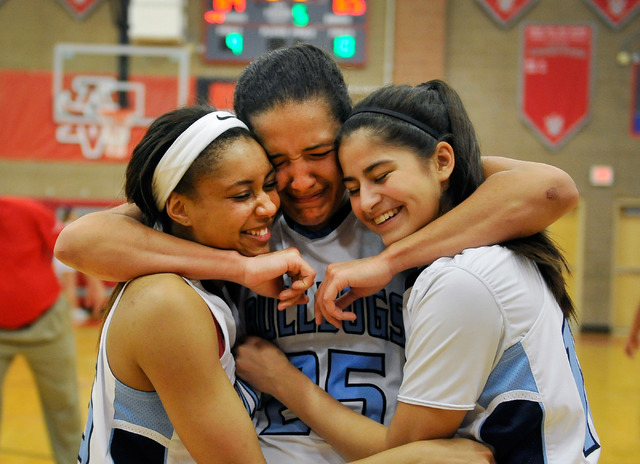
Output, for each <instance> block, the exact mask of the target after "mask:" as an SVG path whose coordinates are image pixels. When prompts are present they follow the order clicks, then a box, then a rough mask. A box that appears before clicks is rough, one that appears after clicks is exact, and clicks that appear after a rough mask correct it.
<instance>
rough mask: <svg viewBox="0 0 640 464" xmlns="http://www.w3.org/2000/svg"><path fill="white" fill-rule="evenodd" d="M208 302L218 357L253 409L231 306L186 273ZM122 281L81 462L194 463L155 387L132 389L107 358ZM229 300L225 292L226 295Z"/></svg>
mask: <svg viewBox="0 0 640 464" xmlns="http://www.w3.org/2000/svg"><path fill="white" fill-rule="evenodd" d="M184 280H185V281H186V282H187V283H188V284H189V285H190V286H191V287H192V288H193V289H194V290H195V291H196V292H198V294H199V295H200V296H201V297H202V299H203V300H204V301H205V302H206V303H207V306H209V309H210V310H211V313H212V314H213V317H214V318H215V320H216V321H217V322H218V326H219V327H220V330H221V331H222V334H223V336H224V344H225V348H224V353H223V354H222V356H221V357H220V362H221V363H222V366H223V368H224V370H225V372H226V374H227V376H228V377H229V380H230V381H231V383H232V384H233V385H234V386H235V388H236V391H237V392H238V394H239V395H240V397H241V399H242V400H243V402H244V404H245V406H246V407H247V411H248V413H249V414H252V413H253V412H254V410H255V407H256V402H257V397H256V396H255V395H254V394H253V392H251V390H250V389H248V388H247V387H246V386H245V385H243V384H242V382H240V381H237V380H236V376H235V361H234V359H233V355H232V354H231V346H233V344H234V343H235V336H236V333H235V322H234V317H233V315H232V311H231V309H230V308H229V306H228V305H227V304H226V303H225V301H223V300H222V299H221V298H219V297H218V296H216V295H213V294H211V293H209V292H207V291H206V290H204V288H203V287H202V285H201V283H200V282H199V281H190V280H187V279H184ZM125 289H126V285H125V286H124V287H123V289H122V291H121V292H120V295H118V298H117V300H116V301H115V303H114V305H113V308H112V309H111V312H110V313H109V315H108V317H107V320H106V321H105V324H104V328H103V330H102V334H101V337H100V347H99V351H98V360H97V363H96V377H95V380H94V383H93V390H92V392H91V402H90V404H89V415H88V418H87V424H86V427H85V430H84V433H83V436H82V444H81V447H80V453H79V455H78V462H79V463H81V464H93V463H95V464H98V463H99V464H105V463H107V464H108V463H114V464H121V463H122V464H124V463H127V464H128V463H138V462H146V463H158V464H164V463H166V464H182V463H190V464H192V463H194V462H195V461H194V460H193V459H192V458H191V456H190V454H189V452H188V451H187V450H186V448H185V447H184V445H183V444H182V441H181V440H180V438H179V437H178V435H177V434H176V433H175V430H174V428H173V425H172V424H171V421H170V420H169V417H168V416H167V413H166V411H165V409H164V406H163V405H162V402H161V401H160V398H159V397H158V394H157V393H156V392H146V391H140V390H135V389H133V388H130V387H128V386H126V385H125V384H123V383H122V382H120V381H119V380H118V379H116V378H115V376H114V375H113V373H112V372H111V369H110V368H109V362H108V359H107V350H106V337H107V332H108V331H109V325H110V323H111V319H112V317H113V314H115V312H116V311H117V306H118V303H119V302H120V299H121V297H122V294H123V292H124V291H125ZM227 300H228V298H227Z"/></svg>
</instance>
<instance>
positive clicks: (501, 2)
mask: <svg viewBox="0 0 640 464" xmlns="http://www.w3.org/2000/svg"><path fill="white" fill-rule="evenodd" d="M537 1H538V0H477V2H478V3H480V5H482V7H483V8H484V9H485V10H486V11H487V13H489V16H491V17H492V18H493V19H494V20H495V21H496V22H497V23H498V24H500V25H501V26H503V27H509V26H511V25H513V24H514V23H515V22H516V21H517V20H518V19H519V18H520V17H521V16H522V15H524V13H525V12H526V11H527V10H528V9H529V8H531V7H532V6H533V5H534V3H536V2H537Z"/></svg>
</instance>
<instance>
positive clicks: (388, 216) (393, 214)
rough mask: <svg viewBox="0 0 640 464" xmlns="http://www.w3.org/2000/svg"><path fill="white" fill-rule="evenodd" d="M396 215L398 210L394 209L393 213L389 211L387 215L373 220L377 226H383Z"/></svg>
mask: <svg viewBox="0 0 640 464" xmlns="http://www.w3.org/2000/svg"><path fill="white" fill-rule="evenodd" d="M396 214H398V208H394V209H392V210H391V211H387V212H386V213H384V214H381V215H380V216H378V217H375V218H373V222H375V223H376V225H378V224H382V223H383V222H385V221H386V220H387V219H389V218H392V217H393V216H395V215H396Z"/></svg>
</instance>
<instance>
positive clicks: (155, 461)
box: [109, 429, 167, 464]
mask: <svg viewBox="0 0 640 464" xmlns="http://www.w3.org/2000/svg"><path fill="white" fill-rule="evenodd" d="M109 450H110V454H111V459H113V462H114V464H141V463H144V464H164V463H165V462H167V448H165V447H164V446H162V445H161V444H160V443H158V442H157V441H155V440H152V439H151V438H147V437H143V436H142V435H138V434H136V433H133V432H128V431H126V430H122V429H113V434H112V435H111V444H110V446H109Z"/></svg>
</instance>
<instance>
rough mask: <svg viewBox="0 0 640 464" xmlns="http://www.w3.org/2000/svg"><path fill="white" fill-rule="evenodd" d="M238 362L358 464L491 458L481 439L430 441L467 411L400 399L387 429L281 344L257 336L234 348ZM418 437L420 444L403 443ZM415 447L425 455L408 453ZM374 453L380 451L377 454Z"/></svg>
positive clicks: (254, 381) (245, 375) (241, 372)
mask: <svg viewBox="0 0 640 464" xmlns="http://www.w3.org/2000/svg"><path fill="white" fill-rule="evenodd" d="M236 367H237V370H238V375H239V376H241V377H242V378H244V379H245V380H247V381H249V382H250V383H252V384H253V385H254V386H255V387H256V388H258V389H259V390H261V391H263V392H266V393H269V394H271V395H273V396H275V397H276V398H278V399H279V400H280V401H281V402H282V403H284V404H285V405H286V406H287V407H288V408H289V409H290V410H291V411H293V412H294V413H295V414H296V415H297V416H298V417H299V418H300V419H301V420H302V421H303V422H304V423H306V424H307V425H309V426H310V427H311V428H312V429H313V430H314V431H315V432H316V433H317V434H318V435H319V436H320V437H322V438H323V439H324V440H325V441H327V443H329V444H330V445H331V446H332V447H333V448H334V449H335V450H336V451H337V452H338V453H340V454H341V455H342V456H343V457H344V458H346V459H362V461H358V462H359V463H360V462H362V464H365V463H369V464H376V463H379V462H380V463H382V462H398V463H405V462H406V463H410V462H425V463H429V462H433V463H440V462H467V463H470V462H483V463H484V462H493V461H492V459H493V456H492V455H491V453H490V452H489V450H488V449H487V448H485V447H484V446H481V445H479V444H474V443H467V442H466V441H463V443H459V442H450V441H449V440H434V441H431V439H433V438H439V437H450V436H452V435H453V434H454V432H455V430H456V429H457V428H458V426H459V424H460V422H461V421H462V419H463V417H464V414H465V411H446V410H438V409H433V408H426V407H422V406H412V405H407V404H403V403H400V404H399V406H398V411H397V412H396V416H397V419H396V418H395V417H396V416H394V419H393V421H392V424H391V428H387V427H386V426H384V425H382V424H379V423H378V422H375V421H373V420H371V419H369V418H367V417H366V416H363V415H360V414H358V413H357V412H355V411H353V410H351V409H349V408H347V407H346V406H344V405H343V404H342V403H340V402H338V401H336V400H335V399H334V398H332V397H331V396H330V395H329V394H328V393H326V392H325V391H324V390H322V389H321V388H320V387H318V386H317V385H316V384H315V383H313V382H311V380H310V379H309V378H308V377H307V376H305V375H304V374H303V373H302V372H300V371H299V370H298V369H297V368H296V367H295V366H293V365H292V364H291V363H289V361H288V359H287V358H286V356H285V355H284V354H283V353H282V352H281V351H280V350H279V349H277V348H276V347H275V346H274V345H272V344H271V343H269V342H266V341H265V340H262V339H259V338H256V337H249V339H248V340H247V342H246V343H245V344H243V345H241V346H239V347H238V349H237V356H236ZM419 440H422V441H421V443H422V444H421V445H417V444H413V445H412V446H407V447H404V446H402V445H406V444H408V443H409V442H415V441H419ZM424 440H429V441H424ZM458 445H459V446H458ZM396 447H398V448H396ZM392 448H393V449H392ZM416 449H422V450H423V451H424V454H420V455H415V454H412V452H411V451H412V450H413V452H415V450H416ZM386 450H390V451H387V452H385V451H386ZM378 453H382V454H380V455H377V456H375V455H376V454H378ZM384 459H387V460H386V461H385V460H384Z"/></svg>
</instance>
